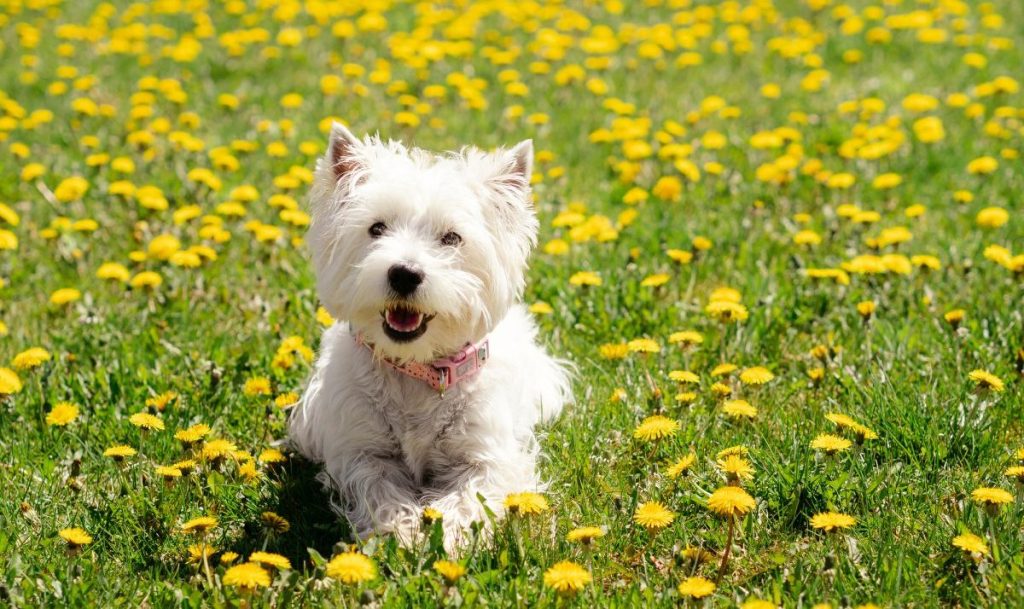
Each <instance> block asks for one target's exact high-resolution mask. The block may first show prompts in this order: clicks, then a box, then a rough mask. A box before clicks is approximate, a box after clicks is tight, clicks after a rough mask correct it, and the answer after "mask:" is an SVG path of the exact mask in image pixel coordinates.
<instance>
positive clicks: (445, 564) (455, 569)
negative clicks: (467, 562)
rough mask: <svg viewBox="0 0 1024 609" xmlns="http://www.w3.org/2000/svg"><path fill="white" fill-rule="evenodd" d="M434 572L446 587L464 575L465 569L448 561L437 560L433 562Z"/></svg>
mask: <svg viewBox="0 0 1024 609" xmlns="http://www.w3.org/2000/svg"><path fill="white" fill-rule="evenodd" d="M434 571H437V573H438V575H440V576H441V577H443V578H444V580H445V581H446V582H448V585H451V584H454V583H455V582H457V581H459V578H461V577H462V576H463V575H465V574H466V567H463V566H462V565H460V564H459V563H457V562H452V561H450V560H438V561H436V562H434Z"/></svg>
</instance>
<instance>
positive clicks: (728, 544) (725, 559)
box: [715, 516, 736, 584]
mask: <svg viewBox="0 0 1024 609" xmlns="http://www.w3.org/2000/svg"><path fill="white" fill-rule="evenodd" d="M735 529H736V517H735V516H729V534H728V538H727V539H726V541H725V551H724V552H723V553H722V564H721V565H719V566H718V577H716V578H715V583H716V584H717V583H718V582H720V581H722V576H723V575H725V568H726V567H727V566H728V565H729V551H730V550H731V549H732V536H733V533H734V532H735Z"/></svg>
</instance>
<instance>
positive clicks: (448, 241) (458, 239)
mask: <svg viewBox="0 0 1024 609" xmlns="http://www.w3.org/2000/svg"><path fill="white" fill-rule="evenodd" d="M460 243H462V235H460V234H459V233H456V232H454V231H448V232H447V233H445V234H444V236H442V237H441V245H448V246H452V247H455V246H456V245H458V244H460Z"/></svg>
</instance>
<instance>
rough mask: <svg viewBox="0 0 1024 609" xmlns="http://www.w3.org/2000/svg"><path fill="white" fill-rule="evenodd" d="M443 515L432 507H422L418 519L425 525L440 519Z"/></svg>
mask: <svg viewBox="0 0 1024 609" xmlns="http://www.w3.org/2000/svg"><path fill="white" fill-rule="evenodd" d="M443 517H444V515H443V514H442V513H441V512H440V511H439V510H437V509H435V508H432V507H425V508H423V514H421V515H420V519H421V520H422V521H423V524H425V525H427V526H430V525H432V524H434V523H435V522H438V521H440V520H441V519H442V518H443Z"/></svg>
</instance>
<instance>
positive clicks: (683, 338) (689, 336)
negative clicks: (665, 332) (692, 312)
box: [668, 330, 704, 347]
mask: <svg viewBox="0 0 1024 609" xmlns="http://www.w3.org/2000/svg"><path fill="white" fill-rule="evenodd" d="M668 342H669V344H671V345H682V346H683V347H689V346H693V345H700V344H702V343H703V342H704V335H703V334H701V333H700V332H696V331H694V330H683V331H682V332H673V333H672V334H669V336H668Z"/></svg>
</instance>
